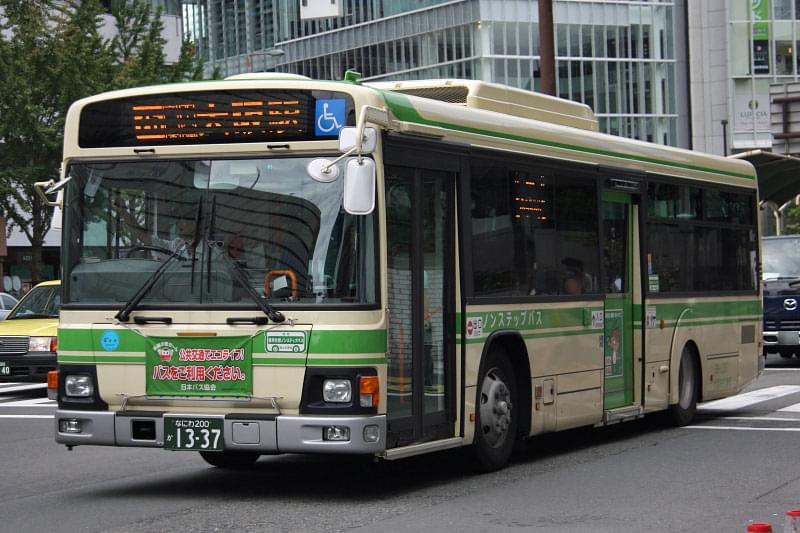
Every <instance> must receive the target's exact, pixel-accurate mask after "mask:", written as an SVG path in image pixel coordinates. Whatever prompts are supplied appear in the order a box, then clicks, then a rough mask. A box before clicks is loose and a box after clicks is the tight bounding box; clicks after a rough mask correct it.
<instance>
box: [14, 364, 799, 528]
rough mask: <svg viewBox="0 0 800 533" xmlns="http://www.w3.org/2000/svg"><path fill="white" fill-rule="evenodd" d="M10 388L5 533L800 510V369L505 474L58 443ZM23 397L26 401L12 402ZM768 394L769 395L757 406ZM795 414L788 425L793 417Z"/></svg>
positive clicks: (603, 524) (666, 520) (586, 524)
mask: <svg viewBox="0 0 800 533" xmlns="http://www.w3.org/2000/svg"><path fill="white" fill-rule="evenodd" d="M14 387H17V386H16V385H13V386H10V385H7V384H4V385H0V450H2V452H0V472H2V474H0V531H3V532H5V531H8V532H25V531H31V532H33V531H35V532H39V531H65V532H69V531H114V532H126V531H130V532H134V531H135V532H148V531H325V532H331V531H343V530H347V531H414V532H416V531H459V532H461V531H476V532H477V531H481V532H485V531H492V532H494V531H519V530H532V531H547V532H553V531H558V532H562V531H564V532H586V531H591V532H609V533H610V532H614V533H618V532H622V531H625V532H639V531H658V532H665V531H669V532H679V531H685V532H696V531H697V532H704V533H705V532H717V531H719V532H726V533H728V532H737V531H745V529H746V525H747V523H748V521H768V522H771V523H772V524H773V527H774V528H775V531H780V530H781V528H782V524H783V513H784V512H785V511H786V510H789V509H794V508H798V507H800V462H798V460H797V456H798V444H800V407H798V406H800V360H798V359H793V360H788V361H785V360H780V359H778V358H777V357H775V358H772V357H771V358H770V359H769V361H768V370H767V371H766V372H765V373H764V374H763V375H762V377H761V378H760V379H759V381H758V382H757V383H756V384H755V385H754V386H753V387H751V389H748V391H750V392H746V394H744V395H740V396H738V397H735V398H733V399H731V400H730V401H729V400H725V402H726V403H723V404H707V405H706V406H704V408H703V409H702V410H701V411H700V415H699V418H698V420H697V421H696V423H695V424H694V425H693V426H691V427H688V428H670V427H668V426H665V425H664V424H663V423H662V422H661V421H660V420H659V419H645V420H642V421H639V422H634V423H627V424H622V425H618V426H614V427H609V428H602V429H596V430H577V431H569V432H565V433H560V434H555V435H550V436H545V437H540V438H537V439H534V440H532V441H531V442H530V444H529V445H528V446H527V449H526V450H524V451H523V452H521V453H519V454H518V455H517V456H516V457H515V460H514V463H513V464H512V465H511V466H509V467H508V468H506V469H505V470H503V471H502V472H497V473H493V474H488V475H487V474H484V475H478V474H474V473H472V472H470V470H469V464H468V459H467V458H466V457H465V456H464V455H463V454H462V453H460V452H458V451H455V452H445V453H439V454H435V455H429V456H425V457H420V458H413V459H409V460H403V461H399V462H385V463H378V464H373V463H371V462H369V461H365V460H360V459H352V458H350V459H348V458H341V457H339V458H329V457H313V456H311V457H307V456H277V457H263V458H262V459H261V460H260V461H259V462H258V463H257V464H256V465H255V467H254V468H252V469H250V470H247V471H238V472H235V471H223V470H218V469H215V468H212V467H210V466H207V465H206V464H205V463H204V462H203V461H202V460H201V459H200V457H198V456H197V455H196V454H195V453H193V452H166V451H162V450H147V449H144V450H142V449H125V448H102V447H83V448H82V447H78V448H75V449H74V450H73V451H67V449H66V448H65V447H63V446H59V445H56V444H55V442H54V441H53V435H52V433H53V429H52V424H53V422H52V418H49V415H51V414H52V412H53V410H54V406H53V405H52V404H51V403H50V402H48V401H47V399H46V398H44V390H43V389H34V390H19V389H14ZM12 389H13V390H12ZM753 391H756V392H753ZM781 409H784V410H783V411H781Z"/></svg>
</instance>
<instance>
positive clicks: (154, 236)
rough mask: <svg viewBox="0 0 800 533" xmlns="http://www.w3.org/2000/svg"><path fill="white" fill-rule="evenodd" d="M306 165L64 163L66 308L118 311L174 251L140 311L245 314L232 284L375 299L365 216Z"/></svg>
mask: <svg viewBox="0 0 800 533" xmlns="http://www.w3.org/2000/svg"><path fill="white" fill-rule="evenodd" d="M312 159H313V158H289V157H286V158H269V159H235V160H234V159H225V160H202V161H198V160H169V161H136V162H121V163H94V164H88V163H83V164H74V165H72V166H71V167H70V168H69V175H70V176H72V181H71V182H70V183H69V188H68V193H67V209H66V212H65V225H64V231H66V232H67V237H66V243H67V246H66V250H65V252H66V254H65V261H66V264H65V272H66V273H67V276H66V279H65V281H64V282H65V284H66V289H65V295H66V296H65V298H66V299H67V302H69V303H80V304H116V305H121V304H124V303H125V302H127V301H128V300H130V299H131V297H132V296H133V295H134V294H135V293H136V291H137V290H138V289H139V288H140V287H141V286H142V285H144V284H145V283H147V281H148V280H149V279H150V278H151V276H153V274H154V272H155V271H156V269H158V268H159V266H161V265H162V264H163V263H164V262H166V261H167V260H168V259H169V258H170V257H171V256H172V255H173V254H175V256H176V257H175V258H174V259H172V260H171V261H170V262H169V264H168V265H167V266H166V269H165V272H164V273H163V275H160V276H158V277H157V281H156V283H155V284H154V286H153V287H152V288H151V289H150V290H149V291H148V292H147V293H146V294H145V296H144V298H143V299H142V301H141V303H142V305H164V304H168V305H169V304H212V305H220V306H223V307H224V306H225V305H228V306H230V305H231V304H233V305H236V306H243V305H246V306H252V307H255V303H254V302H253V300H252V297H251V296H250V295H249V294H248V291H246V290H245V289H244V287H242V284H241V283H240V282H239V281H237V279H239V278H241V279H245V278H246V279H247V280H248V283H249V284H250V286H251V287H252V288H253V289H254V290H255V291H256V292H257V293H258V294H259V295H260V296H262V297H265V298H266V299H267V301H269V302H270V303H278V302H281V303H291V304H304V305H309V304H339V305H341V304H370V303H375V301H376V298H375V294H376V283H375V248H374V236H375V226H374V224H375V221H374V215H370V216H354V215H349V214H347V213H345V212H344V210H343V209H342V207H341V205H342V193H343V180H342V179H341V178H340V179H337V180H335V181H333V182H331V183H319V182H317V181H314V180H313V179H311V178H310V177H309V176H308V173H307V172H306V167H307V166H308V163H309V162H310V161H311V160H312ZM343 174H344V172H343V168H340V174H339V175H340V176H341V175H343ZM231 261H233V262H235V264H234V265H232V263H231ZM234 271H240V272H243V273H244V274H245V276H244V278H242V277H241V276H238V274H237V273H236V272H234Z"/></svg>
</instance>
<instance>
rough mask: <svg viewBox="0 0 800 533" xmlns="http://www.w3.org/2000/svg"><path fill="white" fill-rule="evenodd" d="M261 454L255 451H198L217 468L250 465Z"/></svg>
mask: <svg viewBox="0 0 800 533" xmlns="http://www.w3.org/2000/svg"><path fill="white" fill-rule="evenodd" d="M260 456H261V454H259V453H256V452H200V457H202V458H203V460H204V461H205V462H207V463H208V464H210V465H211V466H216V467H218V468H243V467H245V466H250V465H252V464H253V463H255V462H256V461H258V458H259V457H260Z"/></svg>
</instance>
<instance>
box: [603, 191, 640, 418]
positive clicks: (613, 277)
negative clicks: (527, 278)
mask: <svg viewBox="0 0 800 533" xmlns="http://www.w3.org/2000/svg"><path fill="white" fill-rule="evenodd" d="M602 200H603V201H602V211H601V216H602V236H601V238H602V246H603V266H604V268H603V277H604V278H605V279H604V280H603V282H604V285H605V286H604V290H605V293H606V297H605V318H604V335H603V339H604V343H603V344H604V349H603V356H604V365H603V366H604V369H605V372H604V375H605V379H604V387H603V388H604V391H605V392H604V398H603V404H604V408H605V410H606V411H608V410H610V409H618V408H622V407H627V406H630V405H631V404H633V401H634V394H633V386H634V379H633V352H634V350H633V283H632V282H633V261H632V260H633V257H632V256H633V251H634V246H633V244H634V243H633V217H632V213H633V207H634V206H633V204H632V199H631V196H630V195H629V194H625V193H621V192H604V193H603V196H602Z"/></svg>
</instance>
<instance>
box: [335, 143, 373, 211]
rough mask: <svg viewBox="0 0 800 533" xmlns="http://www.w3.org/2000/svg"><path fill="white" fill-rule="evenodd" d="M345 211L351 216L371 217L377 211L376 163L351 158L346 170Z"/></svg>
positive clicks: (343, 202) (364, 159)
mask: <svg viewBox="0 0 800 533" xmlns="http://www.w3.org/2000/svg"><path fill="white" fill-rule="evenodd" d="M342 205H343V207H344V210H345V211H346V212H348V213H350V214H351V215H369V214H370V213H372V211H374V210H375V162H374V161H373V160H372V159H369V158H366V157H364V158H359V157H351V158H349V159H348V160H347V164H346V165H345V170H344V198H343V201H342Z"/></svg>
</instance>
